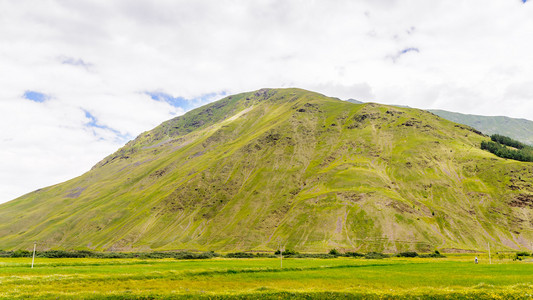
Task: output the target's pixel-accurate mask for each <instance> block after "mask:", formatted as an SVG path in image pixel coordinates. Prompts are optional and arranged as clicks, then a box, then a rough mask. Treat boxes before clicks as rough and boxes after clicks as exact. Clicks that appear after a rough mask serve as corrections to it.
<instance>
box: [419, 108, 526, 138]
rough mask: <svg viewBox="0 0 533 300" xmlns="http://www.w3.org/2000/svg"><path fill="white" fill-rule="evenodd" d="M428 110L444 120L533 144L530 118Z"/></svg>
mask: <svg viewBox="0 0 533 300" xmlns="http://www.w3.org/2000/svg"><path fill="white" fill-rule="evenodd" d="M429 111H430V112H432V113H434V114H436V115H438V116H439V117H442V118H444V119H446V120H450V121H452V122H456V123H460V124H465V125H468V126H472V127H473V128H475V129H477V130H479V131H481V132H483V133H485V134H488V135H492V134H501V135H504V136H509V137H511V138H513V139H515V140H519V141H521V142H522V143H525V144H528V145H532V146H533V121H531V120H526V119H516V118H509V117H502V116H478V115H467V114H461V113H455V112H450V111H445V110H436V109H430V110H429Z"/></svg>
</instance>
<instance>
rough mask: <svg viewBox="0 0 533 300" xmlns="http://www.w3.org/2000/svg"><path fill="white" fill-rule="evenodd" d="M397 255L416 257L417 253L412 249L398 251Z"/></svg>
mask: <svg viewBox="0 0 533 300" xmlns="http://www.w3.org/2000/svg"><path fill="white" fill-rule="evenodd" d="M396 256H397V257H417V256H418V253H416V252H414V251H406V252H400V253H398V254H396Z"/></svg>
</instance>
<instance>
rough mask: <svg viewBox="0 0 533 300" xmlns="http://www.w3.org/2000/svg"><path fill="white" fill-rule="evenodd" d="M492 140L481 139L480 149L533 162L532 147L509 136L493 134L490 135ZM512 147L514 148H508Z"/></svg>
mask: <svg viewBox="0 0 533 300" xmlns="http://www.w3.org/2000/svg"><path fill="white" fill-rule="evenodd" d="M491 139H492V141H482V142H481V149H483V150H487V151H489V152H491V153H493V154H494V155H496V156H499V157H501V158H509V159H514V160H518V161H526V162H533V147H530V146H527V145H524V144H522V143H520V142H518V141H515V140H513V139H511V138H509V137H506V136H503V135H499V134H494V135H492V136H491ZM506 146H510V147H514V148H516V149H518V150H516V149H512V148H508V147H506Z"/></svg>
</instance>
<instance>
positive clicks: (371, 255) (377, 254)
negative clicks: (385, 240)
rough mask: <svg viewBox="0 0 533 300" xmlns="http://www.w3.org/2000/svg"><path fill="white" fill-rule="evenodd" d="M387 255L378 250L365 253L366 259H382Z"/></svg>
mask: <svg viewBox="0 0 533 300" xmlns="http://www.w3.org/2000/svg"><path fill="white" fill-rule="evenodd" d="M387 257H389V255H387V254H383V253H380V252H369V253H367V254H365V258H366V259H383V258H387Z"/></svg>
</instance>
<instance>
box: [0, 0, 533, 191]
mask: <svg viewBox="0 0 533 300" xmlns="http://www.w3.org/2000/svg"><path fill="white" fill-rule="evenodd" d="M532 15H533V4H532V3H531V2H527V3H522V1H520V0H508V1H498V0H489V1H481V0H474V1H466V2H450V1H444V0H440V1H422V0H417V1H415V0H411V1H394V0H380V1H370V0H368V1H343V0H338V1H303V0H294V1H290V0H289V1H209V0H200V1H170V0H169V1H157V2H154V1H147V0H146V1H126V0H120V1H111V2H110V1H104V0H101V1H52V0H43V1H24V0H22V1H1V0H0V39H1V40H2V47H1V48H0V66H2V67H1V71H0V85H1V87H2V88H1V89H0V126H2V128H3V130H2V131H1V132H0V142H1V146H2V147H1V148H0V169H1V170H2V172H1V173H0V180H1V182H2V183H1V184H0V193H1V194H0V202H1V201H6V200H9V199H12V198H13V197H15V196H18V195H20V194H22V193H25V192H29V191H31V190H33V189H36V188H39V187H42V186H45V185H49V184H53V183H57V182H59V181H62V180H65V179H68V178H71V177H74V176H76V175H79V174H81V173H82V172H83V171H85V170H88V169H89V168H90V166H92V165H93V164H94V163H96V162H97V161H98V160H99V159H101V158H103V157H105V156H106V155H107V154H109V153H111V152H113V151H114V150H115V149H117V148H118V147H119V146H120V145H122V144H123V143H124V142H125V141H124V140H121V139H120V137H123V136H131V137H134V136H136V135H137V134H139V133H140V132H142V131H145V130H149V129H151V128H152V127H154V126H156V125H157V124H159V123H161V122H162V121H164V120H166V119H168V118H171V117H173V116H175V115H178V114H181V113H183V109H181V108H179V107H175V106H173V105H171V103H169V102H168V101H155V100H153V99H151V98H150V96H149V95H148V94H147V92H161V93H165V94H167V95H169V96H171V97H176V98H177V97H182V98H185V99H194V98H197V97H202V96H203V95H207V94H211V93H217V94H221V93H222V92H226V93H237V92H242V91H248V90H254V89H258V88H262V87H288V86H296V87H302V88H308V89H312V90H317V91H319V92H322V93H325V94H327V95H331V96H336V97H341V98H356V99H360V100H364V101H376V102H382V103H394V104H403V105H409V106H412V107H421V108H442V109H448V110H453V111H459V112H464V113H474V114H486V115H508V116H512V117H522V118H528V119H533V101H532V97H533V96H532V91H531V82H530V81H531V78H533V69H532V68H531V66H532V65H533V42H532V41H531V36H533V18H531V16H532ZM406 49H417V51H415V50H410V51H405V50H406ZM26 91H34V92H38V93H42V94H44V95H46V96H47V97H48V99H47V100H46V101H45V102H43V103H35V102H31V101H29V100H26V99H23V95H24V93H25V92H26ZM214 98H216V97H213V98H211V99H213V100H214ZM191 101H193V102H194V103H201V102H203V101H206V100H205V99H204V100H197V101H194V100H191ZM85 111H87V112H89V113H90V114H91V115H93V116H94V118H96V120H97V122H98V123H97V124H98V125H100V126H101V127H103V128H88V127H87V123H88V122H90V120H89V119H87V117H86V115H85ZM106 128H109V129H106Z"/></svg>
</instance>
